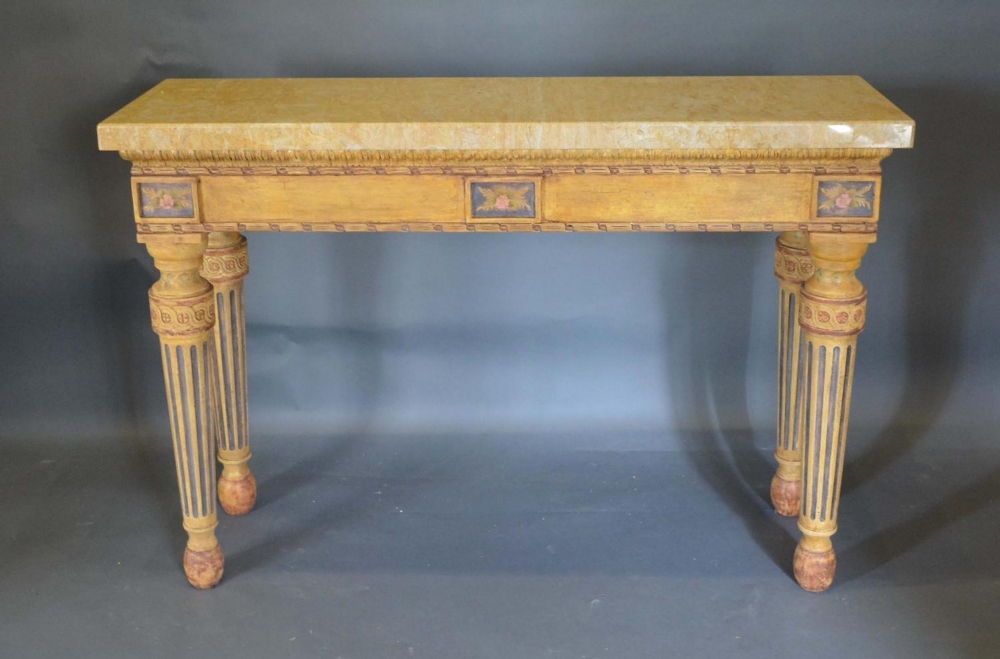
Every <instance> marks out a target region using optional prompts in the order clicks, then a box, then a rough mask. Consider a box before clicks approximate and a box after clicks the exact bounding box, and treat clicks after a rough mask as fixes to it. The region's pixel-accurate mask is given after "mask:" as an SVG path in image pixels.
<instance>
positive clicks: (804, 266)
mask: <svg viewBox="0 0 1000 659" xmlns="http://www.w3.org/2000/svg"><path fill="white" fill-rule="evenodd" d="M807 244H808V235H807V234H806V233H804V232H801V231H796V232H787V233H783V234H781V235H780V236H778V238H777V240H776V241H775V246H774V274H775V276H777V278H778V289H779V299H778V417H777V425H776V428H777V433H776V434H777V437H776V440H777V441H776V446H775V451H774V457H775V459H776V460H777V462H778V469H777V471H776V472H775V474H774V478H773V479H771V503H772V504H773V505H774V510H775V511H776V512H777V513H778V514H780V515H785V516H788V517H791V516H793V515H797V514H798V513H799V503H800V501H801V495H802V481H801V479H802V441H801V436H802V420H803V411H802V399H803V396H802V376H801V373H802V329H801V327H800V326H799V322H798V308H799V298H800V290H801V287H802V282H803V281H804V280H805V279H807V278H808V277H809V276H811V275H812V273H813V271H814V269H813V264H812V259H811V258H810V256H809V251H808V250H807V249H806V245H807Z"/></svg>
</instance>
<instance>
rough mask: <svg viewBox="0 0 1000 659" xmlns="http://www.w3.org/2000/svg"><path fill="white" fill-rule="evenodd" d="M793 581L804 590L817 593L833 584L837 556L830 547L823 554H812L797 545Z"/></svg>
mask: <svg viewBox="0 0 1000 659" xmlns="http://www.w3.org/2000/svg"><path fill="white" fill-rule="evenodd" d="M794 565H795V580H796V581H798V582H799V585H800V586H802V588H804V589H805V590H808V591H809V592H812V593H819V592H822V591H824V590H826V589H827V588H829V587H830V585H831V584H832V583H833V575H834V573H835V572H836V571H837V554H836V552H834V550H833V548H832V547H831V548H830V549H829V550H827V551H824V552H812V551H808V550H806V549H803V548H802V545H801V544H799V546H798V547H796V548H795V564H794Z"/></svg>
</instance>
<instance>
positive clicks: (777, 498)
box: [771, 475, 802, 517]
mask: <svg viewBox="0 0 1000 659" xmlns="http://www.w3.org/2000/svg"><path fill="white" fill-rule="evenodd" d="M801 501H802V481H801V480H797V481H786V480H785V479H784V478H781V477H780V476H777V475H776V476H775V477H774V478H772V479H771V503H772V504H774V510H775V512H777V513H778V514H779V515H784V516H785V517H795V516H796V515H798V514H799V504H800V503H801Z"/></svg>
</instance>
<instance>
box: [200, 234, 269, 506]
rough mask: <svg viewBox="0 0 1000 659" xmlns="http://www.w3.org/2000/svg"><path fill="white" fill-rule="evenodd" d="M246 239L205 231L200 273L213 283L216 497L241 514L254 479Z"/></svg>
mask: <svg viewBox="0 0 1000 659" xmlns="http://www.w3.org/2000/svg"><path fill="white" fill-rule="evenodd" d="M249 270H250V269H249V266H248V262H247V239H246V238H244V237H243V236H242V235H240V234H238V233H234V232H213V233H210V234H208V249H206V250H205V258H204V262H203V264H202V268H201V272H202V276H204V277H205V279H207V280H208V281H209V282H211V284H212V286H213V288H214V297H215V308H216V314H217V317H218V321H217V322H216V324H215V350H216V360H215V362H216V374H215V382H216V387H215V392H216V397H215V409H216V412H217V417H216V420H217V423H216V433H217V436H218V445H219V462H221V463H222V477H221V478H220V479H219V503H221V504H222V509H223V510H225V511H226V512H227V513H229V514H230V515H246V514H247V513H249V512H250V511H251V510H252V509H253V507H254V503H256V501H257V481H256V479H254V477H253V474H252V473H250V467H249V466H248V465H247V463H248V462H249V460H250V437H249V434H248V421H247V357H246V331H245V327H246V321H245V318H244V312H243V279H244V278H246V276H247V273H248V272H249Z"/></svg>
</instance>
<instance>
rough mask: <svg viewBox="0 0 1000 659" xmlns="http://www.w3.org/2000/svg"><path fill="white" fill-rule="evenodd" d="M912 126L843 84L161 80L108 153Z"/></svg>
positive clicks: (137, 104) (617, 146)
mask: <svg viewBox="0 0 1000 659" xmlns="http://www.w3.org/2000/svg"><path fill="white" fill-rule="evenodd" d="M913 134H914V122H913V120H912V119H910V118H909V117H908V116H907V115H906V114H904V113H903V112H902V111H901V110H899V109H898V108H897V107H896V106H895V105H893V104H892V103H891V102H890V101H889V100H887V99H886V98H885V97H884V96H883V95H882V94H880V93H879V92H878V91H876V90H875V89H874V88H873V87H872V86H871V85H869V84H868V83H867V82H865V81H864V80H863V79H861V78H859V77H857V76H789V77H770V76H765V77H618V78H586V77H581V78H274V79H264V78H258V79H170V80H164V81H163V82H161V83H160V84H158V85H156V86H155V87H154V88H152V89H151V90H150V91H148V92H147V93H146V94H144V95H142V96H141V97H139V98H138V99H136V100H135V101H133V102H132V103H130V104H129V105H127V106H126V107H124V108H123V109H121V110H120V111H118V112H116V113H115V114H114V115H112V116H111V117H109V118H108V119H107V120H105V121H104V122H102V123H101V124H100V126H98V141H99V145H100V148H101V149H102V150H109V151H128V152H134V151H163V150H184V151H239V150H334V151H355V150H358V151H360V150H388V151H392V150H545V149H559V150H566V149H589V150H635V149H640V150H643V149H677V150H705V149H755V150H760V149H778V150H781V149H894V148H906V147H910V146H912V145H913Z"/></svg>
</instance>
